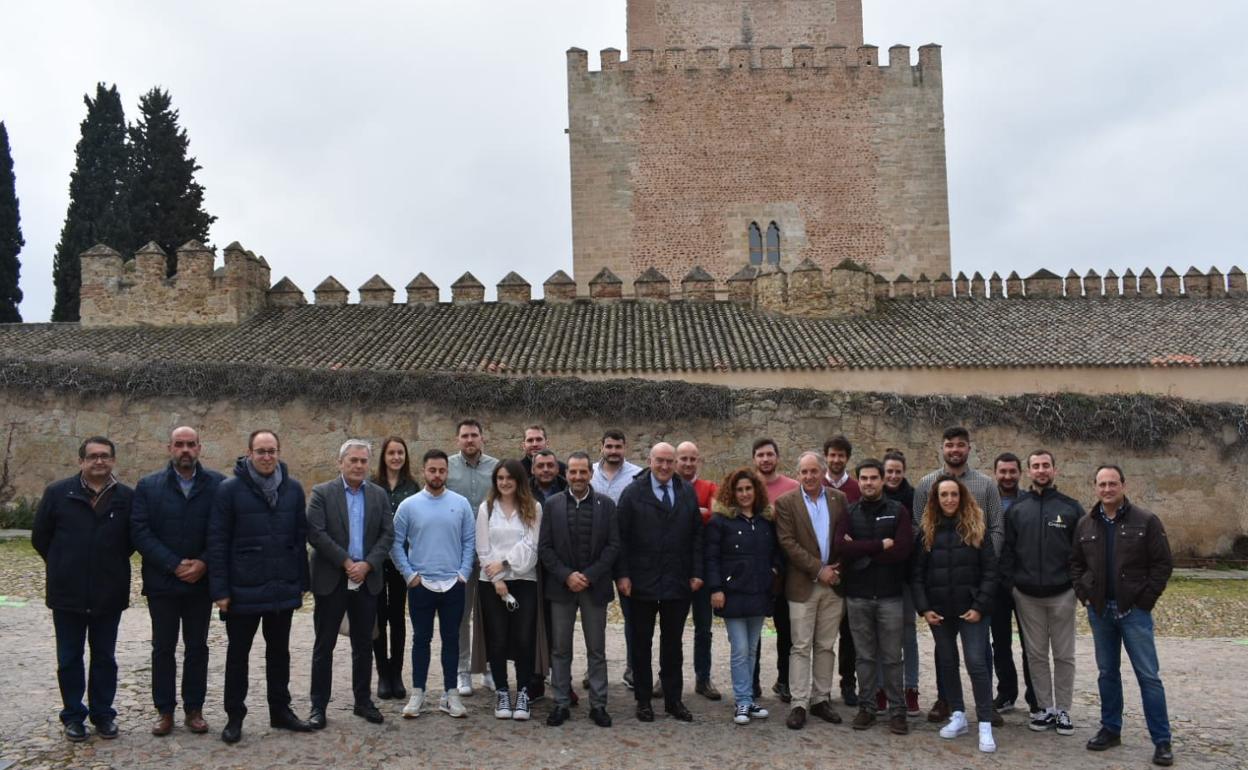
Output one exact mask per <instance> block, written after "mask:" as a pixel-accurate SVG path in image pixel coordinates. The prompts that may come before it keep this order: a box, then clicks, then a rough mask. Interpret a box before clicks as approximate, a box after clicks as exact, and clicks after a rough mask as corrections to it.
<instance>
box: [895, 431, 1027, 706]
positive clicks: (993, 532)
mask: <svg viewBox="0 0 1248 770" xmlns="http://www.w3.org/2000/svg"><path fill="white" fill-rule="evenodd" d="M940 438H941V445H940V454H941V458H942V459H943V460H944V463H943V465H942V466H941V467H940V468H937V469H936V470H934V471H932V472H931V473H929V474H927V475H926V476H924V477H923V478H922V479H920V480H919V483H918V485H917V486H915V488H914V505H913V506H911V508H910V510H911V511H913V514H914V517H915V520H916V521H922V520H923V511H924V509H926V508H927V498H928V494H929V493H930V492H931V489H932V485H933V484H934V483H935V482H936V479H937V478H939V477H940V476H941V475H942V474H948V475H950V476H953V477H954V478H956V479H959V480H960V481H961V482H962V483H963V484H965V485H966V488H967V490H968V491H970V493H971V496H972V497H974V498H975V502H976V503H977V504H978V505H979V508H980V510H982V511H983V512H984V519H985V522H986V525H987V528H988V537H989V540H990V541H991V542H992V551H993V553H995V554H1000V553H1001V543H1002V542H1003V540H1004V539H1005V525H1004V523H1003V521H1002V518H1003V514H1002V512H1001V495H1000V493H999V492H997V484H996V481H995V480H994V479H993V478H992V477H990V476H988V475H986V474H983V473H980V472H979V471H977V470H975V469H974V468H971V467H970V466H969V464H968V463H967V461H968V460H969V459H970V456H971V433H970V431H968V430H967V429H966V428H964V427H962V426H961V425H955V426H953V427H950V428H946V429H945V431H944V433H942V434H941V437H940ZM980 622H983V623H991V622H992V618H991V617H987V618H983V619H982V620H981V621H980ZM990 646H991V645H990ZM949 713H950V712H949V702H948V701H947V700H946V699H945V690H944V684H943V683H942V681H941V675H940V662H939V661H937V662H936V702H935V703H933V704H932V708H931V710H930V711H928V712H927V721H929V722H943V721H945V720H946V719H948V718H949ZM992 722H993V726H994V727H1000V726H1001V725H1002V724H1004V723H1003V722H1002V721H1001V717H1000V715H998V714H993V720H992Z"/></svg>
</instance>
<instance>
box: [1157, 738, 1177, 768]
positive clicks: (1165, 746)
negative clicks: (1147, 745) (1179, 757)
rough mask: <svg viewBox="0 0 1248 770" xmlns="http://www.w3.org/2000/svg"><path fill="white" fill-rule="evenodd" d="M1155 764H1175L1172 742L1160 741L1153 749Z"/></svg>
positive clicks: (1167, 765) (1163, 765)
mask: <svg viewBox="0 0 1248 770" xmlns="http://www.w3.org/2000/svg"><path fill="white" fill-rule="evenodd" d="M1153 764H1154V765H1161V766H1162V767H1169V766H1170V765H1173V764H1174V752H1173V751H1172V750H1171V749H1170V742H1169V741H1167V742H1166V743H1159V744H1157V748H1155V749H1153Z"/></svg>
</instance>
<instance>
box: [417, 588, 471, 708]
mask: <svg viewBox="0 0 1248 770" xmlns="http://www.w3.org/2000/svg"><path fill="white" fill-rule="evenodd" d="M407 610H408V615H410V616H411V618H412V687H413V688H415V689H417V690H423V689H425V682H426V680H428V679H429V656H430V652H429V645H430V643H431V642H433V616H434V615H435V614H436V615H437V616H438V632H439V636H440V638H441V640H442V685H443V686H444V687H445V688H446V689H447V690H448V691H449V690H452V689H454V687H455V677H456V675H457V674H458V673H459V621H460V620H462V619H463V617H464V584H463V583H458V582H457V583H456V584H455V585H453V586H451V588H450V590H448V591H445V592H443V593H438V592H436V591H430V590H429V589H428V588H425V587H424V586H423V585H419V586H416V587H415V588H409V589H407Z"/></svg>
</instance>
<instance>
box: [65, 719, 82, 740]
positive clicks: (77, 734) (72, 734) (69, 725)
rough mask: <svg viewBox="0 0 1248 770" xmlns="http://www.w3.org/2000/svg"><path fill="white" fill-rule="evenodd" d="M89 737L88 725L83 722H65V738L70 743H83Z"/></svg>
mask: <svg viewBox="0 0 1248 770" xmlns="http://www.w3.org/2000/svg"><path fill="white" fill-rule="evenodd" d="M86 739H87V726H86V725H85V724H84V723H82V722H66V723H65V740H67V741H69V742H70V743H82V742H83V741H85V740H86Z"/></svg>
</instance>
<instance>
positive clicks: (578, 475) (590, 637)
mask: <svg viewBox="0 0 1248 770" xmlns="http://www.w3.org/2000/svg"><path fill="white" fill-rule="evenodd" d="M567 468H568V470H567V474H568V488H567V490H566V491H565V492H563V493H562V494H558V495H554V496H553V497H551V498H550V499H549V500H547V502H546V504H545V505H544V507H543V509H542V528H541V534H540V536H539V538H538V553H539V555H540V558H541V560H542V566H543V567H544V568H545V571H546V576H545V583H546V585H545V588H546V596H547V598H548V599H549V601H550V615H551V640H550V660H551V664H550V666H551V672H550V684H551V689H552V690H553V691H554V698H555V707H554V709H552V710H551V712H550V716H549V717H547V719H546V724H548V725H550V726H551V727H558V726H559V725H561V724H563V723H564V722H565V721H567V720H568V719H569V718H570V717H571V711H570V710H569V708H568V707H569V706H570V705H571V704H572V630H573V627H574V626H575V625H576V615H577V611H578V610H579V611H580V615H581V633H582V634H583V635H584V637H585V653H586V656H587V658H588V668H589V675H588V679H589V705H590V710H589V717H590V719H592V720H593V722H594V724H596V725H598V726H599V727H610V726H611V716H610V715H609V714H607V641H606V640H607V605H609V604H610V603H611V600H612V599H613V598H614V597H615V590H614V588H613V586H612V582H611V573H612V570H613V569H614V567H615V561H616V557H617V556H618V555H619V552H620V536H619V529H618V522H617V521H616V516H615V504H614V503H613V502H611V498H609V497H607V496H606V495H600V494H598V493H597V492H595V491H594V490H593V487H592V486H590V483H589V482H590V478H591V477H592V475H593V471H592V469H591V465H590V459H589V455H587V454H585V453H584V452H573V453H572V454H571V455H569V456H568V465H567Z"/></svg>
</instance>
